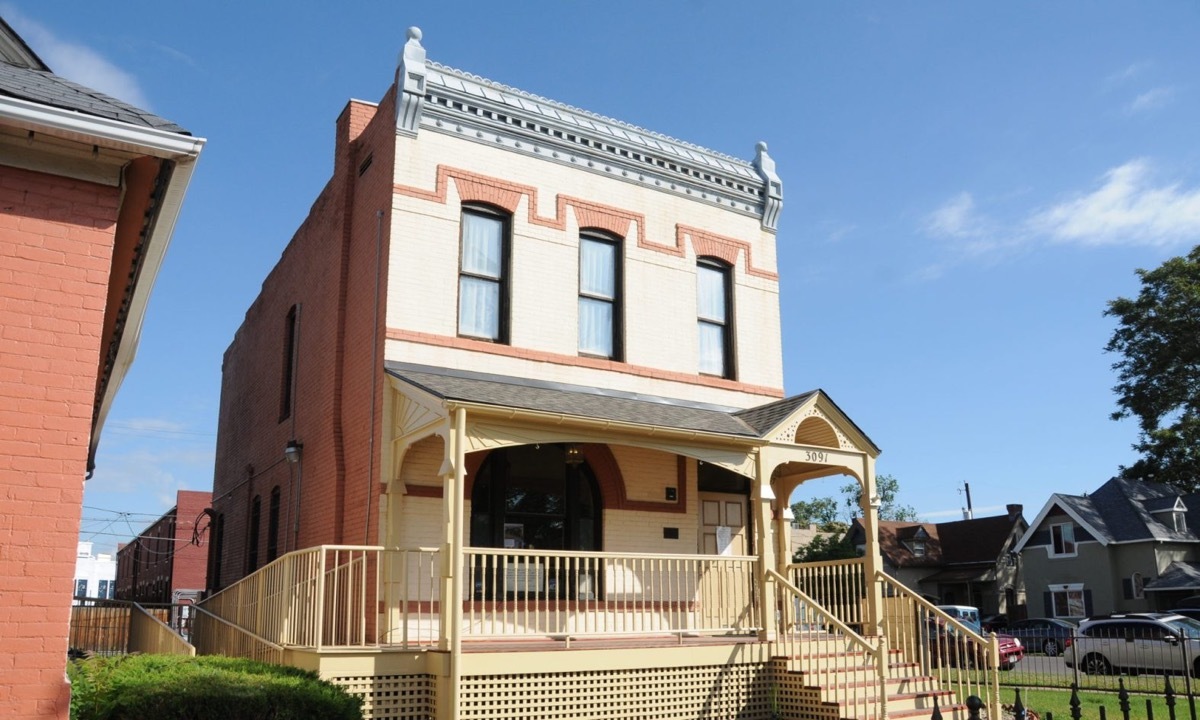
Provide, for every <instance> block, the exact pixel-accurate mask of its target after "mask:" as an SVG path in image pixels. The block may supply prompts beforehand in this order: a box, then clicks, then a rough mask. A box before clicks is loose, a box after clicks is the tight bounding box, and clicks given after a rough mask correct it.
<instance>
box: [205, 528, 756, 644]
mask: <svg viewBox="0 0 1200 720" xmlns="http://www.w3.org/2000/svg"><path fill="white" fill-rule="evenodd" d="M439 559H440V555H439V553H438V551H436V550H433V549H428V548H424V549H413V550H385V549H384V548H381V547H369V546H321V547H316V548H310V549H308V550H300V551H296V552H292V553H288V554H287V555H285V556H283V557H281V558H279V559H277V560H276V561H274V562H273V563H271V564H270V565H268V566H267V567H264V568H262V569H260V570H259V571H257V572H255V573H253V574H252V575H249V576H247V577H245V578H243V579H242V580H241V581H239V582H238V583H236V584H234V585H232V586H230V587H228V588H226V589H225V590H223V591H221V592H219V593H217V594H215V595H213V596H212V597H211V598H208V599H207V600H205V601H204V602H202V603H201V604H200V607H201V608H203V610H204V611H205V612H206V613H209V614H211V616H213V617H216V618H220V619H221V620H222V621H223V622H225V623H227V624H228V625H230V626H231V627H236V628H240V629H241V630H243V631H244V632H245V633H247V634H249V635H251V636H253V637H255V638H258V639H259V640H260V641H262V642H266V643H270V644H272V645H276V646H279V647H302V648H312V649H316V650H318V651H319V650H322V649H325V648H347V647H379V646H388V647H395V648H399V649H422V648H429V647H432V646H436V645H437V644H438V643H439V641H440V640H443V639H445V638H443V637H442V635H443V629H442V628H441V623H440V616H441V598H440V596H439V594H440V587H441V585H440V581H441V578H440V572H441V566H440V560H439ZM757 562H758V561H757V559H756V558H753V557H728V556H716V555H650V554H630V553H592V552H567V551H533V550H506V549H490V548H467V549H466V551H465V553H464V567H463V569H462V573H463V579H464V582H463V598H462V599H461V602H462V604H463V607H462V610H463V615H462V618H463V620H462V626H461V627H460V628H459V632H460V633H461V635H460V637H461V638H462V639H464V640H470V639H477V638H478V639H482V638H489V639H496V638H503V637H514V636H525V637H528V636H540V637H564V638H568V639H569V638H572V637H583V636H596V635H616V634H659V633H674V634H679V635H683V634H685V633H696V634H733V633H745V634H750V633H755V632H757V631H758V629H759V628H758V623H757V618H758V612H757V608H758V605H757V602H758V600H757V597H756V590H755V573H756V569H757ZM202 624H206V626H207V627H206V631H208V632H210V633H214V632H216V631H215V630H213V629H212V627H211V623H202ZM218 639H219V638H217V637H216V636H214V635H211V634H210V635H208V636H205V638H204V640H202V641H198V642H197V645H198V647H202V650H201V651H202V652H205V651H209V650H208V648H209V646H208V645H206V644H205V643H207V642H209V641H213V642H216V641H217V640H218Z"/></svg>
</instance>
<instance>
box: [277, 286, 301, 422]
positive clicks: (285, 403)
mask: <svg viewBox="0 0 1200 720" xmlns="http://www.w3.org/2000/svg"><path fill="white" fill-rule="evenodd" d="M299 307H300V306H298V305H293V306H292V307H291V309H290V310H288V314H287V320H286V321H285V323H284V330H283V372H282V373H280V387H279V422H283V421H284V420H287V419H288V418H290V417H291V416H292V396H293V395H294V393H295V390H296V388H295V380H296V336H297V334H298V331H299V329H300V310H299Z"/></svg>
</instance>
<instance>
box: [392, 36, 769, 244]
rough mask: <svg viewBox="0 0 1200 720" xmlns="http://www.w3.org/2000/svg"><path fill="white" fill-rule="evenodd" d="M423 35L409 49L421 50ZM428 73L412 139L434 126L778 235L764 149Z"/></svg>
mask: <svg viewBox="0 0 1200 720" xmlns="http://www.w3.org/2000/svg"><path fill="white" fill-rule="evenodd" d="M412 34H413V31H412V30H410V38H411V37H412ZM416 35H417V39H418V40H412V39H410V40H409V45H411V44H413V43H417V44H416V47H417V48H420V45H419V42H418V41H419V38H420V31H419V30H418V31H416ZM408 52H409V50H408V45H406V50H405V56H406V57H407V55H408ZM421 52H422V54H423V53H424V49H423V48H421ZM402 65H404V63H402ZM404 67H407V66H404ZM422 70H423V71H424V72H425V73H426V75H425V97H424V104H423V105H422V106H421V107H420V108H419V109H418V111H419V113H420V118H419V121H418V124H417V125H416V126H414V129H413V130H412V133H413V134H415V133H416V132H417V131H419V129H428V130H430V131H433V132H440V133H445V134H448V135H454V136H457V137H462V138H465V139H468V140H471V141H473V142H479V143H482V144H487V145H491V146H493V147H503V148H504V149H506V150H509V151H513V152H518V153H521V154H524V155H529V156H533V157H538V158H540V159H542V160H546V161H549V162H556V163H560V164H563V165H568V166H573V167H578V168H580V169H583V170H587V171H589V172H594V173H597V174H600V175H606V176H609V177H614V178H616V179H619V180H623V181H626V182H630V183H634V184H638V185H642V186H645V187H650V188H653V189H656V190H660V191H663V192H670V193H673V194H676V195H681V196H683V197H687V198H690V199H692V200H696V201H699V202H705V203H710V204H713V205H715V206H718V207H722V208H726V209H730V210H733V211H735V212H738V213H741V214H744V215H750V216H753V217H757V218H759V219H760V221H761V224H762V227H763V229H765V230H768V231H771V232H774V230H775V227H776V223H777V221H778V217H779V210H780V208H781V207H782V199H783V196H782V183H781V182H780V181H779V177H778V175H775V171H774V162H773V161H772V160H771V159H770V157H769V156H767V155H766V146H765V144H762V143H760V144H759V148H758V154H757V156H756V158H755V161H754V162H753V163H748V162H746V161H745V160H741V159H738V158H735V157H732V156H729V155H725V154H723V153H718V152H715V151H713V150H709V149H706V148H702V147H700V146H698V145H693V144H691V143H687V142H683V141H681V140H677V139H675V138H672V137H668V136H666V135H662V134H660V133H655V132H651V131H649V130H645V129H643V128H640V127H637V126H635V125H631V124H629V123H625V122H622V121H620V120H614V119H612V118H609V117H605V116H603V115H598V114H596V113H592V112H588V111H586V110H581V109H579V108H575V107H572V106H570V105H566V104H564V103H560V102H556V101H554V100H549V99H547V98H544V97H540V96H538V95H534V94H532V93H528V92H525V91H524V90H519V89H517V88H513V87H509V86H507V85H502V84H500V83H497V82H494V81H491V80H488V79H486V78H483V77H480V76H479V75H474V74H472V73H468V72H464V71H462V70H456V69H454V68H451V67H448V66H446V65H442V64H440V63H437V62H433V61H425V62H423V64H422ZM405 77H407V75H405ZM397 79H398V81H399V79H400V73H399V72H398V75H397ZM397 127H399V125H398V126H397ZM405 134H410V133H408V132H405Z"/></svg>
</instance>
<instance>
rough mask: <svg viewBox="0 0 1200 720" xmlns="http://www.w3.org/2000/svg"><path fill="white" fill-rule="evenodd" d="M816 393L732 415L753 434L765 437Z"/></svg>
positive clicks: (812, 392) (812, 391) (804, 394)
mask: <svg viewBox="0 0 1200 720" xmlns="http://www.w3.org/2000/svg"><path fill="white" fill-rule="evenodd" d="M817 392H818V391H816V390H809V391H808V392H806V393H803V394H801V395H793V396H792V397H789V398H784V399H782V400H777V401H775V402H773V403H767V404H766V405H759V406H758V407H752V408H749V409H747V410H739V411H737V412H735V413H734V415H736V416H737V417H739V418H741V419H742V421H743V422H745V423H746V424H747V425H749V426H750V427H752V428H754V430H755V432H757V433H758V434H759V435H766V434H767V432H768V431H770V430H771V429H772V428H774V427H775V426H776V425H778V424H779V423H781V422H783V419H784V418H786V417H787V416H788V415H790V414H791V413H792V411H793V410H795V409H796V408H798V407H800V406H801V405H803V404H804V403H805V402H806V401H807V400H808V399H809V398H810V397H812V396H813V395H816V394H817Z"/></svg>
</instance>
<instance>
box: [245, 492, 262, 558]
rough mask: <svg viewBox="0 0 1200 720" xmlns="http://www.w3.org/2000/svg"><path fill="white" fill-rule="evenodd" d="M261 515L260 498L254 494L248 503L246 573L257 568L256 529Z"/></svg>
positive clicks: (257, 529)
mask: <svg viewBox="0 0 1200 720" xmlns="http://www.w3.org/2000/svg"><path fill="white" fill-rule="evenodd" d="M261 517H262V498H261V497H259V496H258V495H255V496H254V501H253V502H251V503H250V534H249V537H247V538H246V574H247V575H249V574H250V573H252V572H254V571H255V570H257V569H258V531H259V524H260V520H261Z"/></svg>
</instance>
